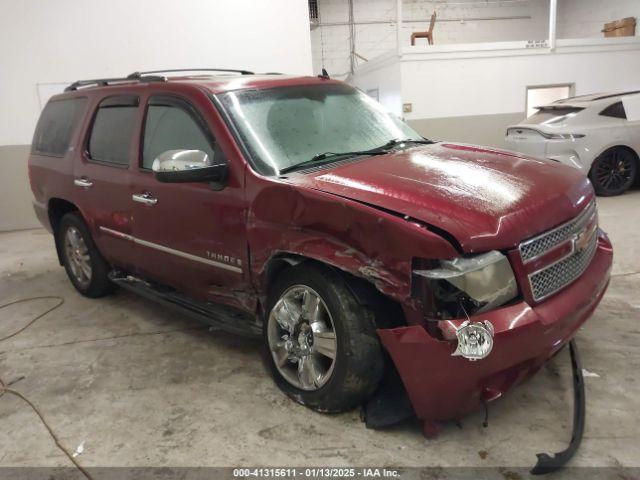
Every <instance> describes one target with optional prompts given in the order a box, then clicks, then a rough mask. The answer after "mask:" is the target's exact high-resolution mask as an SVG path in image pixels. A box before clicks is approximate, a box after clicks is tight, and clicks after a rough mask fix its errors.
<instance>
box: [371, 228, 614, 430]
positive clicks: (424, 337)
mask: <svg viewBox="0 0 640 480" xmlns="http://www.w3.org/2000/svg"><path fill="white" fill-rule="evenodd" d="M612 259H613V252H612V248H611V243H610V242H609V240H608V238H607V237H606V235H604V234H603V233H600V234H599V237H598V247H597V251H596V254H595V256H594V258H593V260H592V261H591V264H590V265H589V267H588V268H587V270H586V271H585V272H584V273H583V275H582V276H581V277H580V278H579V279H578V280H576V281H575V282H573V283H572V284H571V285H569V286H568V287H566V288H565V289H564V290H562V291H561V292H559V293H558V294H556V295H554V296H553V297H551V298H549V299H548V300H546V301H544V302H543V303H541V304H538V305H536V306H533V307H531V306H529V305H528V304H527V303H525V302H520V303H517V304H514V305H510V306H506V307H503V308H500V309H497V310H494V311H492V312H488V313H483V314H480V315H477V316H474V317H471V319H472V320H474V321H481V320H489V321H490V322H491V323H492V324H493V327H494V330H495V336H494V346H493V350H492V351H491V353H490V354H489V355H488V356H487V357H486V358H484V359H482V360H478V361H475V362H472V361H469V360H467V359H465V358H463V357H459V356H456V357H453V356H451V354H452V353H453V352H454V351H455V349H456V344H457V339H456V335H455V330H456V328H457V327H458V326H459V325H460V324H461V323H462V322H463V320H455V321H442V322H439V326H440V329H441V331H442V334H443V338H444V340H442V339H436V338H434V337H433V336H431V335H430V334H429V333H427V331H426V330H425V329H424V328H423V327H422V326H420V325H413V326H407V327H400V328H393V329H380V330H378V334H379V336H380V338H381V340H382V343H383V345H384V347H385V348H386V349H387V351H388V352H389V354H390V355H391V357H392V358H393V361H394V363H395V365H396V368H397V370H398V373H399V374H400V377H401V379H402V382H403V383H404V386H405V388H406V390H407V394H408V396H409V399H410V400H411V404H412V405H413V408H414V410H415V413H416V415H417V416H418V418H420V419H422V420H425V421H440V420H449V419H457V418H460V417H462V416H463V415H465V414H467V413H469V412H471V411H472V410H474V409H476V408H477V407H479V406H480V405H482V403H483V402H489V401H491V400H494V399H496V398H498V397H500V396H501V395H502V394H504V393H505V392H507V391H508V390H509V389H511V388H512V387H514V386H515V385H517V384H519V383H522V382H523V381H525V380H526V379H528V378H530V377H531V376H532V375H533V374H534V373H536V372H537V371H538V370H539V369H540V367H541V366H542V365H544V363H545V362H547V361H548V360H549V359H550V358H551V357H552V356H553V355H554V354H555V353H556V352H557V351H558V350H560V349H561V348H562V347H563V346H564V345H565V344H566V343H567V342H569V341H570V340H571V338H572V337H573V335H574V334H575V332H576V330H577V329H578V328H580V326H581V325H582V324H583V323H584V322H585V321H586V320H587V319H588V318H589V317H590V316H591V314H592V313H593V311H594V309H595V308H596V307H597V305H598V304H599V302H600V300H601V299H602V296H603V295H604V292H605V290H606V289H607V286H608V284H609V275H610V270H611V264H612Z"/></svg>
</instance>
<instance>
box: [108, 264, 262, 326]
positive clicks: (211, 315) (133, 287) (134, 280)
mask: <svg viewBox="0 0 640 480" xmlns="http://www.w3.org/2000/svg"><path fill="white" fill-rule="evenodd" d="M109 279H110V280H111V281H112V282H113V283H115V284H116V285H118V286H120V287H122V288H124V289H125V290H129V291H131V292H134V293H136V294H138V295H140V296H142V297H145V298H148V299H149V300H153V301H155V302H157V303H160V304H162V305H165V306H167V307H169V308H172V309H173V310H175V311H177V312H178V313H181V314H183V315H185V316H188V317H190V318H193V319H194V320H198V321H200V322H203V323H206V324H208V325H211V326H213V327H216V328H219V329H221V330H224V331H226V332H229V333H233V334H236V335H242V336H245V337H260V335H261V334H262V327H261V325H260V324H259V323H258V322H257V321H256V318H255V317H253V316H251V315H249V314H247V313H244V312H242V311H240V310H237V309H235V308H232V307H228V306H226V305H218V304H213V303H208V302H199V301H197V300H193V299H191V298H188V297H186V296H185V295H183V294H181V293H178V292H176V291H175V290H173V289H171V288H169V287H165V286H163V285H158V284H153V283H150V282H147V281H145V280H143V279H141V278H138V277H134V276H133V275H128V274H127V273H125V272H122V271H118V270H114V271H112V272H111V273H109Z"/></svg>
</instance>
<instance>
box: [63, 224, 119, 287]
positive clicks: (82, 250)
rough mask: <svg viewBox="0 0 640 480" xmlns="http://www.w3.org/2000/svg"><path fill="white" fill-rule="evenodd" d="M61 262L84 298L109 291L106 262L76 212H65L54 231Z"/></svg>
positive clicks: (110, 285) (111, 285)
mask: <svg viewBox="0 0 640 480" xmlns="http://www.w3.org/2000/svg"><path fill="white" fill-rule="evenodd" d="M56 233H57V239H56V241H57V242H58V245H59V248H60V253H61V257H62V264H63V265H64V269H65V270H66V272H67V276H68V277H69V280H71V283H72V284H73V286H74V287H75V289H76V290H77V291H78V292H80V293H81V294H82V295H84V296H85V297H90V298H98V297H103V296H104V295H107V294H108V293H110V292H111V291H112V289H113V284H112V283H111V281H110V280H109V277H108V274H109V270H110V268H109V265H108V264H107V262H106V261H105V260H104V258H102V255H100V252H99V251H98V248H97V247H96V245H95V243H94V242H93V238H91V234H90V233H89V230H88V229H87V226H86V225H85V223H84V221H83V220H82V218H81V217H80V215H79V214H78V213H76V212H71V213H67V214H66V215H65V216H64V217H62V220H61V221H60V225H59V227H58V230H57V232H56Z"/></svg>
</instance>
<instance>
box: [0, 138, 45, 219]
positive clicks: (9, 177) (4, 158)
mask: <svg viewBox="0 0 640 480" xmlns="http://www.w3.org/2000/svg"><path fill="white" fill-rule="evenodd" d="M29 149H30V146H29V145H5V146H0V172H1V173H0V192H2V193H1V194H2V201H0V231H7V230H22V229H26V228H34V227H39V226H40V222H38V219H37V218H36V216H35V214H34V213H33V207H32V205H31V200H32V199H33V194H32V193H31V187H30V186H29V177H28V175H27V159H28V157H29Z"/></svg>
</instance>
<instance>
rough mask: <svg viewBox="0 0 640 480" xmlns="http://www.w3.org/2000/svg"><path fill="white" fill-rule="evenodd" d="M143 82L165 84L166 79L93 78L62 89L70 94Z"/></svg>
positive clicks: (147, 77)
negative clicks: (75, 91) (114, 85)
mask: <svg viewBox="0 0 640 480" xmlns="http://www.w3.org/2000/svg"><path fill="white" fill-rule="evenodd" d="M136 80H137V81H145V82H165V81H166V80H167V79H166V78H165V77H161V76H146V77H144V78H141V77H140V78H135V77H131V75H129V76H127V77H114V78H95V79H92V80H78V81H77V82H73V83H72V84H71V85H69V86H68V87H67V88H65V89H64V91H65V92H71V91H73V90H77V89H78V88H80V87H88V86H89V85H97V86H100V87H106V86H107V85H109V84H112V83H120V82H131V81H136Z"/></svg>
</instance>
